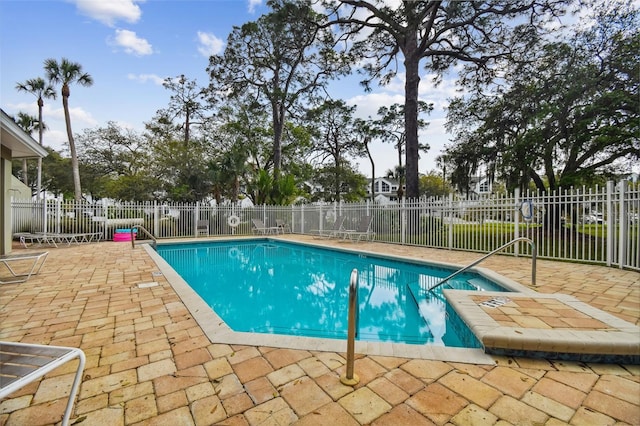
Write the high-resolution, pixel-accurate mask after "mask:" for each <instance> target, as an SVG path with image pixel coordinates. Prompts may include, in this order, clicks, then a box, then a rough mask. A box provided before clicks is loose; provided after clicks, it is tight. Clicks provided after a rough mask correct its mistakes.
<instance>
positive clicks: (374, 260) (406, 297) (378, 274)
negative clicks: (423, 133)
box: [157, 239, 503, 348]
mask: <svg viewBox="0 0 640 426" xmlns="http://www.w3.org/2000/svg"><path fill="white" fill-rule="evenodd" d="M157 250H158V253H159V254H160V256H162V258H164V259H165V260H166V262H167V263H168V264H169V265H170V266H171V267H172V268H173V269H174V270H175V271H176V272H177V273H178V274H180V276H181V277H182V278H183V279H184V280H185V281H186V282H187V283H188V284H189V286H190V287H191V288H193V290H195V291H196V292H197V294H198V295H199V296H200V297H201V298H202V299H204V301H205V302H206V303H207V304H208V305H209V306H210V307H211V308H212V309H213V310H214V311H215V313H216V314H217V315H219V316H220V317H221V318H222V319H223V320H224V322H225V323H226V324H227V325H228V326H229V327H230V328H231V329H233V330H235V331H241V332H253V333H269V334H285V335H295V336H308V337H323V338H334V339H345V338H346V335H347V309H348V284H349V276H350V273H351V270H353V269H354V268H355V269H357V270H358V271H359V280H358V286H359V290H358V298H359V323H358V337H357V339H358V340H363V341H374V342H395V343H409V344H421V345H424V344H432V345H439V346H446V347H467V348H477V347H480V344H479V343H478V341H477V340H476V339H475V336H474V335H473V334H472V333H471V332H470V331H469V330H468V329H467V327H466V326H465V325H464V323H463V322H462V321H461V320H460V319H459V318H458V316H457V314H456V313H455V311H454V310H453V309H451V308H450V307H449V305H448V304H447V303H446V300H445V298H444V297H443V294H442V288H443V287H448V288H456V289H466V290H488V291H503V289H502V287H500V286H499V285H497V284H496V283H494V282H492V281H490V280H488V279H487V278H485V277H483V276H481V275H479V274H475V273H464V274H461V275H459V276H458V277H456V278H455V279H454V280H451V281H450V282H449V283H448V284H447V285H446V286H443V287H439V288H437V289H436V290H433V291H428V290H427V289H428V288H429V287H430V286H432V285H434V284H435V283H437V282H439V281H440V280H441V279H442V278H444V277H446V276H448V275H449V274H451V272H452V270H451V269H448V268H444V267H440V266H434V265H429V264H425V263H416V262H410V261H401V260H397V259H388V258H383V257H378V256H373V255H369V254H361V253H360V254H359V253H353V252H349V251H342V250H336V249H324V248H318V247H311V246H307V245H301V244H294V243H288V242H282V241H274V240H266V239H257V240H243V241H228V242H208V243H187V244H167V245H159V246H158V248H157Z"/></svg>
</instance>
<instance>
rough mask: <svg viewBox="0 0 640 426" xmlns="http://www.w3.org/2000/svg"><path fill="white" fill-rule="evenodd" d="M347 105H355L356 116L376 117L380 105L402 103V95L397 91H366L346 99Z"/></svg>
mask: <svg viewBox="0 0 640 426" xmlns="http://www.w3.org/2000/svg"><path fill="white" fill-rule="evenodd" d="M346 103H347V105H357V107H358V109H357V110H356V114H355V115H356V116H357V117H359V118H364V119H366V118H369V117H371V118H373V119H376V118H378V109H379V108H380V107H381V106H387V107H388V106H391V105H393V104H401V105H402V104H404V95H402V94H397V93H395V94H394V93H386V92H380V93H367V94H365V95H358V96H354V97H353V98H350V99H347V100H346Z"/></svg>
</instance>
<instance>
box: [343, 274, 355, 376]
mask: <svg viewBox="0 0 640 426" xmlns="http://www.w3.org/2000/svg"><path fill="white" fill-rule="evenodd" d="M357 324H358V270H357V269H354V270H352V271H351V278H350V280H349V323H348V329H347V371H346V373H345V375H344V376H342V377H341V378H340V382H341V383H342V384H345V385H347V386H355V385H357V384H358V382H359V381H360V379H359V378H358V376H357V375H356V374H355V373H354V372H353V364H354V360H355V340H356V335H357V327H358V326H357Z"/></svg>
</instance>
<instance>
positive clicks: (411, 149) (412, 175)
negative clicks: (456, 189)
mask: <svg viewBox="0 0 640 426" xmlns="http://www.w3.org/2000/svg"><path fill="white" fill-rule="evenodd" d="M416 43H417V42H416V40H415V39H414V38H411V39H410V40H408V41H407V45H406V47H405V49H404V54H405V58H406V59H405V61H404V65H405V69H406V82H405V85H404V93H405V108H404V120H405V123H404V126H405V137H406V141H405V177H406V186H407V190H406V196H407V198H418V196H419V195H420V190H419V186H418V151H419V143H418V85H419V84H420V74H419V57H417V56H416V55H415V53H416V50H417V45H416Z"/></svg>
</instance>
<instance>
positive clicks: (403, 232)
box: [400, 197, 407, 244]
mask: <svg viewBox="0 0 640 426" xmlns="http://www.w3.org/2000/svg"><path fill="white" fill-rule="evenodd" d="M406 208H407V205H406V199H405V198H404V197H402V199H401V200H400V242H401V243H402V244H405V243H406V241H407V210H406Z"/></svg>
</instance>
